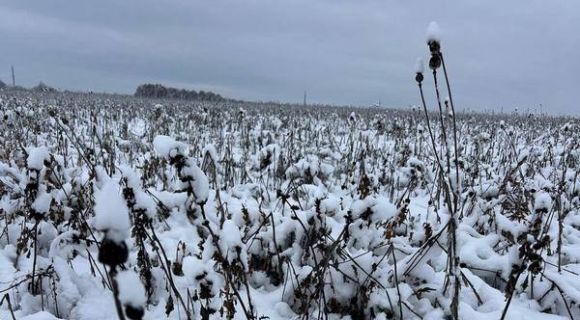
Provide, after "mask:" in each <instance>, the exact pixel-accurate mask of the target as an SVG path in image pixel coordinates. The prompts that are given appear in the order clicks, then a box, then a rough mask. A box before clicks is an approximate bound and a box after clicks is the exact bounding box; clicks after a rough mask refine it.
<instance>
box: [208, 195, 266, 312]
mask: <svg viewBox="0 0 580 320" xmlns="http://www.w3.org/2000/svg"><path fill="white" fill-rule="evenodd" d="M200 208H201V216H202V217H203V220H204V221H203V223H202V224H203V226H204V227H205V228H206V229H207V230H208V232H209V233H210V235H211V240H212V243H213V245H214V247H215V248H216V250H217V252H218V254H219V256H220V259H221V260H222V261H221V264H222V268H223V269H224V273H225V274H224V278H225V279H226V281H227V282H228V283H229V285H230V287H231V288H232V290H234V294H235V296H236V298H237V299H238V301H239V302H240V306H241V307H242V310H243V311H244V315H245V316H246V318H247V319H254V318H255V317H254V315H253V310H254V307H253V305H252V300H251V297H250V291H249V288H248V287H247V279H246V281H245V285H246V289H247V291H248V292H247V293H248V304H249V307H250V310H249V311H248V308H247V307H246V304H245V303H244V300H243V299H242V296H241V295H240V293H239V292H238V289H237V288H236V285H235V283H234V282H233V281H232V279H231V277H230V276H229V274H228V273H227V272H226V271H225V270H226V268H225V265H224V261H227V260H226V258H225V255H224V254H223V252H222V250H221V247H220V245H219V243H218V236H217V235H216V234H215V232H214V231H213V229H212V228H211V227H210V225H209V220H208V219H207V216H206V214H205V207H204V205H203V204H201V205H200Z"/></svg>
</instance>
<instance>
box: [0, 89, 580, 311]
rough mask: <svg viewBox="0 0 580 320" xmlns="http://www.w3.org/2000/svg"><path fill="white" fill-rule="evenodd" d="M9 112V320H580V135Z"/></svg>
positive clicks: (3, 164)
mask: <svg viewBox="0 0 580 320" xmlns="http://www.w3.org/2000/svg"><path fill="white" fill-rule="evenodd" d="M0 107H1V113H2V114H1V116H2V122H1V124H0V130H1V132H2V133H3V134H2V136H1V137H0V197H1V199H0V229H1V234H0V247H1V250H0V290H1V291H0V292H1V300H2V307H1V309H0V318H2V319H11V318H12V319H54V318H60V319H112V318H115V317H117V316H118V315H123V316H124V317H126V318H128V319H141V318H144V319H161V318H166V317H168V318H172V319H178V318H179V319H199V318H201V319H207V318H210V319H211V318H215V319H218V318H238V319H244V318H255V319H290V318H303V319H307V318H308V319H327V318H328V319H341V318H343V319H349V318H348V317H350V319H371V318H373V319H415V318H416V319H441V318H445V317H449V318H452V317H453V316H454V313H457V315H458V316H459V317H460V318H465V319H466V318H470V319H499V318H502V317H503V318H505V319H518V318H522V319H523V318H524V317H525V318H526V319H551V318H556V316H557V315H559V316H562V317H564V318H566V317H568V318H574V317H576V318H577V317H579V315H580V309H579V306H578V301H580V277H579V276H578V273H580V264H579V262H580V212H579V205H580V197H579V196H580V177H579V176H578V175H579V165H580V163H579V156H580V152H579V149H578V138H579V136H578V133H579V131H578V120H577V119H572V118H570V119H566V118H554V117H541V118H540V117H536V118H530V117H521V116H517V115H509V116H507V115H505V116H500V115H496V116H490V115H477V114H457V115H456V116H454V115H453V114H447V113H445V112H443V113H442V114H439V113H431V114H430V117H429V118H430V119H431V121H430V123H429V124H427V122H426V118H425V114H424V112H422V111H420V110H408V111H402V110H383V109H348V108H332V107H321V106H319V107H315V106H307V107H303V106H291V105H276V104H252V103H234V102H228V103H204V102H184V101H177V100H174V101H170V100H167V101H165V100H140V99H136V98H132V97H125V96H107V95H94V94H93V95H89V94H71V93H68V94H63V93H46V94H41V93H36V94H31V93H22V92H12V93H10V92H8V93H4V94H2V96H1V103H0ZM440 115H441V116H440ZM435 119H436V120H435ZM454 125H455V127H456V132H455V134H453V129H452V128H453V126H454ZM454 137H455V139H456V143H457V149H455V148H454ZM432 139H433V140H432ZM432 142H434V145H435V147H436V148H435V150H434V149H433V143H432ZM455 150H457V153H456V152H455ZM344 317H346V318H344ZM534 317H535V318H534Z"/></svg>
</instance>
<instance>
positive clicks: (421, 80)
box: [415, 73, 423, 83]
mask: <svg viewBox="0 0 580 320" xmlns="http://www.w3.org/2000/svg"><path fill="white" fill-rule="evenodd" d="M415 81H417V82H418V83H421V82H423V74H422V73H417V74H416V75H415Z"/></svg>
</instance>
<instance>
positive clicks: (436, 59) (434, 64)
mask: <svg viewBox="0 0 580 320" xmlns="http://www.w3.org/2000/svg"><path fill="white" fill-rule="evenodd" d="M440 67H441V57H440V56H439V55H438V54H435V55H432V56H431V59H429V68H431V70H436V69H439V68H440Z"/></svg>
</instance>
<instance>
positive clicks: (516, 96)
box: [0, 0, 580, 114]
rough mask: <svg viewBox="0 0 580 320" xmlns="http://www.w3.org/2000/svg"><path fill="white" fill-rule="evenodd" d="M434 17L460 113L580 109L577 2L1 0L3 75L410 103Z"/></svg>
mask: <svg viewBox="0 0 580 320" xmlns="http://www.w3.org/2000/svg"><path fill="white" fill-rule="evenodd" d="M432 20H436V21H438V22H439V24H440V25H441V27H442V29H443V32H444V33H443V49H444V52H445V54H446V57H447V59H446V61H447V64H448V67H449V71H450V73H451V76H452V79H451V80H452V85H453V88H454V92H455V97H454V98H455V100H456V104H457V105H458V106H459V108H460V109H475V110H487V109H494V110H499V109H500V108H504V110H512V109H513V108H514V107H519V108H520V109H525V108H536V107H537V106H538V105H540V104H542V105H544V106H545V110H550V111H552V112H555V113H573V114H578V113H580V108H578V106H577V105H576V97H575V96H574V94H575V90H576V89H577V88H578V87H580V77H579V76H578V75H577V74H576V72H577V71H578V70H580V62H579V60H578V59H575V57H576V56H577V55H578V50H580V37H578V36H577V35H576V33H577V30H580V3H578V2H577V1H567V0H552V1H540V0H514V1H509V2H508V1H502V2H490V1H484V0H465V1H450V0H441V1H404V2H402V1H378V0H377V1H354V0H351V1H332V0H322V1H312V0H295V1H289V0H285V1H282V0H277V1H272V0H248V1H235V0H218V1H185V0H171V1H167V0H166V1H151V0H144V1H113V0H106V1H100V2H98V4H96V3H95V2H89V1H74V2H71V1H66V0H55V1H41V0H38V1H11V2H9V1H3V2H0V37H1V38H2V39H3V44H2V48H3V50H2V54H1V55H0V77H1V78H2V79H4V80H5V81H6V80H8V78H9V66H10V64H14V65H15V66H16V70H17V78H18V79H17V81H18V82H19V83H20V84H23V85H33V84H35V83H37V82H38V81H39V80H43V81H45V82H47V83H49V84H51V85H54V86H57V87H61V88H70V89H92V90H97V91H112V92H125V93H131V92H133V90H134V88H135V87H136V85H138V84H139V83H142V82H145V81H155V82H163V83H166V84H169V85H178V86H183V87H190V88H196V89H209V90H215V91H217V92H220V93H222V94H224V95H228V96H232V97H237V98H244V99H251V100H280V101H300V100H301V97H302V92H303V91H304V90H307V91H308V95H309V99H310V101H312V102H325V103H335V104H353V105H369V104H372V103H375V102H376V101H378V100H379V99H380V100H381V101H382V102H383V104H384V105H393V106H405V105H408V104H417V103H418V95H417V89H416V86H415V83H414V82H413V68H414V67H413V65H414V61H415V59H416V57H417V56H423V57H425V56H426V55H427V48H426V46H425V44H424V33H425V28H426V26H427V24H428V23H429V22H430V21H432ZM2 65H4V66H5V67H4V68H2V67H1V66H2Z"/></svg>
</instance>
